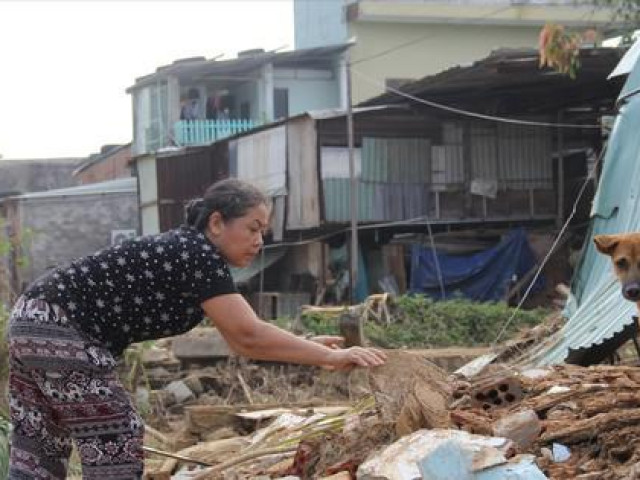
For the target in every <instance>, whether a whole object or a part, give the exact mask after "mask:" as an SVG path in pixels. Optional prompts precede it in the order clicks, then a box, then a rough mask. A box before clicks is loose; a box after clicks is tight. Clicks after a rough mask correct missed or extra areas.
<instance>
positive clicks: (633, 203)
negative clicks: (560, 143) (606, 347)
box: [533, 61, 640, 364]
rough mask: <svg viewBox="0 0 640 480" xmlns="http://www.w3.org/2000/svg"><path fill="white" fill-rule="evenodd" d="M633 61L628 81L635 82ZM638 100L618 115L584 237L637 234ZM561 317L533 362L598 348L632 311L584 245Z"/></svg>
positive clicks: (638, 71)
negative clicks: (549, 342) (564, 318)
mask: <svg viewBox="0 0 640 480" xmlns="http://www.w3.org/2000/svg"><path fill="white" fill-rule="evenodd" d="M639 75H640V62H638V61H636V64H635V67H634V69H633V72H632V74H631V76H630V77H629V78H628V80H627V85H625V88H624V89H623V91H624V90H627V86H628V84H629V82H637V81H638V79H639V78H640V77H639ZM639 124H640V96H639V95H636V96H633V97H630V99H629V101H628V103H626V104H624V106H623V107H622V108H621V110H620V113H619V114H618V116H617V118H616V121H615V124H614V127H613V130H612V132H611V136H610V139H609V146H608V148H607V152H606V154H605V158H604V165H603V171H602V176H601V177H600V183H599V185H598V190H597V192H596V197H595V199H594V202H593V208H592V222H591V229H590V232H589V238H592V236H594V235H598V234H603V233H605V234H606V233H621V232H634V231H640V215H638V212H639V211H640V181H638V179H640V136H639V135H638V125H639ZM571 291H572V294H571V297H570V301H569V303H568V306H567V308H566V310H565V313H566V314H567V316H568V317H569V320H568V322H567V323H566V324H565V326H564V327H563V328H562V330H560V332H559V333H558V334H557V335H556V338H555V339H554V340H555V342H554V343H553V345H552V346H550V347H548V348H545V349H542V350H541V351H540V352H538V353H537V354H536V357H535V359H534V360H533V362H534V363H538V364H553V363H559V362H562V361H564V360H565V358H566V356H567V354H568V353H569V349H580V348H582V349H584V348H589V347H592V346H595V345H598V344H600V343H601V342H603V341H604V340H607V339H609V338H611V337H612V336H613V335H614V334H615V333H617V332H621V331H622V330H623V329H624V327H625V326H627V325H629V324H630V323H631V322H632V321H633V320H632V315H633V314H634V313H636V310H637V309H636V306H635V304H633V303H631V302H628V301H626V300H624V298H623V297H622V294H621V292H620V286H619V285H618V283H617V281H616V279H615V277H614V274H613V268H612V266H611V261H610V259H609V258H608V257H606V256H604V255H601V254H599V253H598V252H597V251H596V249H595V247H594V245H593V243H592V242H589V243H588V245H587V247H586V251H585V254H584V256H583V258H582V260H581V262H580V265H579V267H578V270H577V273H576V275H575V277H574V279H573V282H572V286H571Z"/></svg>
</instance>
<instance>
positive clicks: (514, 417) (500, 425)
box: [493, 409, 542, 450]
mask: <svg viewBox="0 0 640 480" xmlns="http://www.w3.org/2000/svg"><path fill="white" fill-rule="evenodd" d="M541 431H542V424H541V423H540V419H539V418H538V415H537V414H536V412H535V411H533V410H531V409H527V410H522V411H519V412H516V413H513V414H511V415H507V416H505V417H502V418H500V419H498V420H496V421H495V422H494V424H493V434H494V435H495V436H496V437H505V438H509V439H511V440H513V441H514V442H515V443H516V444H517V445H518V446H519V447H520V448H521V449H522V450H526V449H527V447H529V446H530V445H531V444H532V443H533V442H534V441H535V440H536V439H537V438H538V435H540V432H541Z"/></svg>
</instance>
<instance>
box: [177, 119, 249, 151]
mask: <svg viewBox="0 0 640 480" xmlns="http://www.w3.org/2000/svg"><path fill="white" fill-rule="evenodd" d="M258 126H260V123H259V122H256V121H253V120H180V121H178V122H176V123H175V125H174V127H173V134H174V138H175V141H176V143H177V144H178V145H182V146H184V145H208V144H210V143H213V142H215V141H218V140H222V139H223V138H227V137H231V136H232V135H236V134H238V133H242V132H246V131H248V130H252V129H254V128H256V127H258Z"/></svg>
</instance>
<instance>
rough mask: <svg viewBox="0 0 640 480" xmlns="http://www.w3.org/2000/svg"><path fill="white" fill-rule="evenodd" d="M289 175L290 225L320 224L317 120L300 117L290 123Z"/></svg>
mask: <svg viewBox="0 0 640 480" xmlns="http://www.w3.org/2000/svg"><path fill="white" fill-rule="evenodd" d="M287 129H288V131H287V146H288V154H289V159H288V160H289V162H288V167H289V178H288V195H287V228H288V229H293V230H295V229H303V228H315V227H318V226H319V225H320V204H319V198H320V195H319V191H320V187H319V179H318V151H317V140H318V139H317V135H316V126H315V121H314V120H313V119H311V118H309V117H306V116H305V117H301V118H298V119H296V120H292V121H290V122H288V123H287Z"/></svg>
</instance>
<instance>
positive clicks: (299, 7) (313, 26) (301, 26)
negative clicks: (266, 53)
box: [293, 0, 347, 50]
mask: <svg viewBox="0 0 640 480" xmlns="http://www.w3.org/2000/svg"><path fill="white" fill-rule="evenodd" d="M345 4H346V1H345V0H322V1H315V2H310V1H309V0H294V2H293V8H294V14H293V16H294V44H295V48H296V50H298V49H301V48H312V47H320V46H324V45H332V44H338V43H343V42H345V41H346V39H347V25H346V23H345V21H344V18H345V17H344V6H345Z"/></svg>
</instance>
